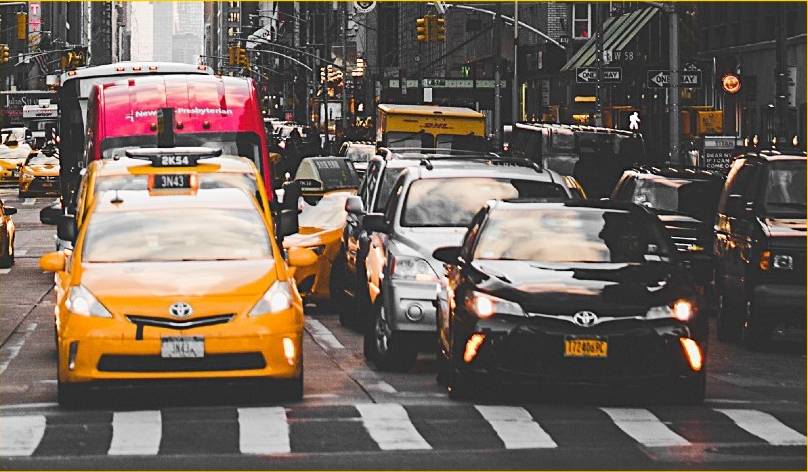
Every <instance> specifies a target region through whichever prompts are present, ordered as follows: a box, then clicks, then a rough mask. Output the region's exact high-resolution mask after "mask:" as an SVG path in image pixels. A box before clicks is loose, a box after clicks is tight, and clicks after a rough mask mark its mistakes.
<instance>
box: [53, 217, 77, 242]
mask: <svg viewBox="0 0 808 472" xmlns="http://www.w3.org/2000/svg"><path fill="white" fill-rule="evenodd" d="M77 232H78V231H77V229H76V217H75V216H73V215H62V216H61V217H60V218H59V222H58V223H57V224H56V235H57V236H59V239H61V240H63V241H70V242H76V233H77Z"/></svg>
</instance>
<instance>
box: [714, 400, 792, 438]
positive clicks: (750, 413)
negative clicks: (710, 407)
mask: <svg viewBox="0 0 808 472" xmlns="http://www.w3.org/2000/svg"><path fill="white" fill-rule="evenodd" d="M715 411H717V412H719V413H723V414H725V415H726V416H728V417H729V418H730V419H731V420H732V421H734V422H735V424H736V425H738V427H739V428H741V429H744V430H746V431H747V432H749V433H751V434H753V435H755V436H757V437H759V438H760V439H763V440H764V441H766V442H767V443H769V444H771V445H773V446H805V436H803V435H802V434H800V433H799V432H797V431H795V430H793V429H791V428H789V427H788V426H786V425H784V424H783V423H782V422H781V421H780V420H778V419H777V418H775V417H774V416H772V415H770V414H768V413H765V412H762V411H758V410H744V409H737V410H735V409H733V410H727V409H722V408H715Z"/></svg>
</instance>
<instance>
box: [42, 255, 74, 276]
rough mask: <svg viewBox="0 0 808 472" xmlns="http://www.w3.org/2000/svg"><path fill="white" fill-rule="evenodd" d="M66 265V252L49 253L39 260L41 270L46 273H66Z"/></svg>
mask: <svg viewBox="0 0 808 472" xmlns="http://www.w3.org/2000/svg"><path fill="white" fill-rule="evenodd" d="M66 264H67V257H66V256H65V253H64V251H56V252H49V253H47V254H45V255H44V256H42V257H40V258H39V268H40V269H42V270H44V271H45V272H64V270H65V267H66Z"/></svg>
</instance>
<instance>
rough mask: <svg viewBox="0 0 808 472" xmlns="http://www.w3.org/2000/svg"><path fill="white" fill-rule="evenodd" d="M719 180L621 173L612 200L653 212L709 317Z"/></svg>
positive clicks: (658, 170) (702, 173)
mask: <svg viewBox="0 0 808 472" xmlns="http://www.w3.org/2000/svg"><path fill="white" fill-rule="evenodd" d="M723 185H724V175H723V174H722V173H720V172H716V171H708V170H701V169H696V168H673V167H653V166H645V167H637V168H633V169H630V170H627V171H626V172H624V173H623V176H622V177H621V178H620V181H618V182H617V185H616V186H615V188H614V190H613V191H612V199H614V200H619V201H624V202H631V203H636V204H638V205H641V206H644V207H646V208H648V209H649V210H651V211H652V212H654V213H655V214H656V215H657V216H658V217H659V219H660V220H662V223H663V224H664V225H665V229H666V230H667V231H668V234H670V236H671V237H672V238H673V242H674V245H675V247H676V250H677V251H678V252H679V256H680V257H681V258H682V260H683V261H684V263H685V264H686V265H687V266H688V267H689V268H690V272H691V275H692V276H693V278H694V281H695V282H696V284H697V287H698V289H699V290H700V291H701V294H702V296H703V297H704V300H705V305H704V306H703V307H702V310H703V311H709V312H711V313H712V312H714V310H715V300H716V297H715V290H714V286H713V279H714V271H715V257H714V255H713V241H714V239H715V238H714V233H713V224H714V223H715V213H716V209H717V208H718V198H719V197H720V195H721V189H722V187H723Z"/></svg>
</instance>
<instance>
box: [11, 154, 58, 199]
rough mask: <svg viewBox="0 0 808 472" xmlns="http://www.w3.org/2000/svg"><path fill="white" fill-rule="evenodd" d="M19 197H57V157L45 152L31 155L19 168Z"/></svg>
mask: <svg viewBox="0 0 808 472" xmlns="http://www.w3.org/2000/svg"><path fill="white" fill-rule="evenodd" d="M18 185H19V192H20V197H28V196H31V195H55V196H58V195H59V155H58V154H57V153H56V150H55V149H54V150H53V152H48V151H45V150H42V151H38V152H35V153H32V154H31V155H30V156H28V159H26V160H25V163H24V164H23V165H22V167H21V168H20V177H19V181H18Z"/></svg>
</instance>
